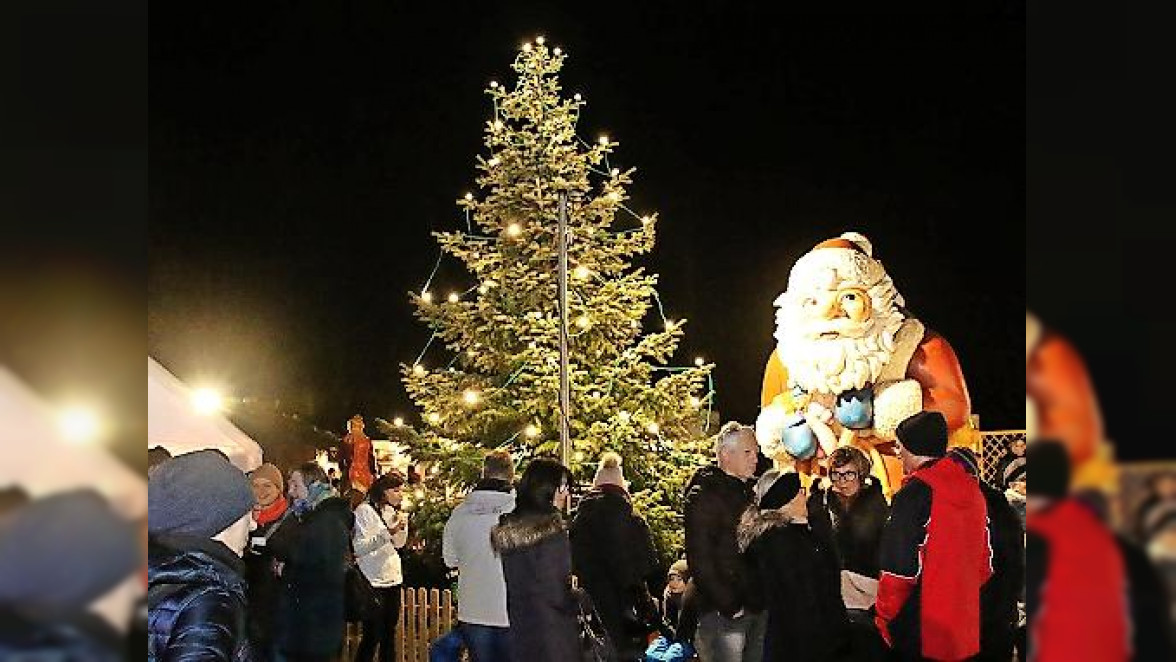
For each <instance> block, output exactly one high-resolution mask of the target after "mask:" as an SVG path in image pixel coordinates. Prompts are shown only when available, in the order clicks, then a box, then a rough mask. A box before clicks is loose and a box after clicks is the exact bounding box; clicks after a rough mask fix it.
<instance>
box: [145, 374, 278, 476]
mask: <svg viewBox="0 0 1176 662" xmlns="http://www.w3.org/2000/svg"><path fill="white" fill-rule="evenodd" d="M191 393H192V389H190V388H189V387H188V386H187V385H186V384H184V383H183V382H181V381H180V380H179V379H177V378H176V377H175V375H173V374H171V373H170V372H168V370H167V369H166V368H164V367H163V366H162V365H160V364H159V363H158V362H157V361H156V360H155V359H153V358H151V357H147V447H148V448H152V447H154V446H163V447H164V448H166V449H168V450H169V451H171V453H172V455H181V454H183V453H190V452H192V451H197V450H202V449H206V448H215V449H218V450H220V451H221V452H223V453H224V454H225V455H227V456H228V457H229V460H231V461H232V462H233V464H235V465H237V467H239V468H240V469H241V470H242V471H246V472H248V471H253V470H254V469H256V468H257V467H259V466H261V462H262V452H261V446H259V445H258V444H257V442H256V441H254V440H253V439H251V438H250V437H249V435H247V434H245V433H244V432H242V431H241V430H240V429H238V428H237V426H235V425H233V424H232V423H230V422H229V420H228V419H227V418H225V417H224V416H221V415H220V414H208V415H203V414H199V413H197V412H196V411H195V410H194V409H193V408H192V397H191Z"/></svg>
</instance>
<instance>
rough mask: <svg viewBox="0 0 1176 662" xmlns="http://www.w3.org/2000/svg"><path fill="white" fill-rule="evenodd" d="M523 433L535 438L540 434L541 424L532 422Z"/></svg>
mask: <svg viewBox="0 0 1176 662" xmlns="http://www.w3.org/2000/svg"><path fill="white" fill-rule="evenodd" d="M523 434H525V435H527V436H528V437H530V438H532V439H534V438H535V437H538V436H539V426H538V425H535V424H534V423H532V424H530V425H528V426H527V429H525V430H523Z"/></svg>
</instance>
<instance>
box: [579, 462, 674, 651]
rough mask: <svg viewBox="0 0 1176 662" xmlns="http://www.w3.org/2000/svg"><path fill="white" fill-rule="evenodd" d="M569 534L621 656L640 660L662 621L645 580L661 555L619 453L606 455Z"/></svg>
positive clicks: (586, 587) (588, 588) (582, 574)
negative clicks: (657, 554) (656, 552)
mask: <svg viewBox="0 0 1176 662" xmlns="http://www.w3.org/2000/svg"><path fill="white" fill-rule="evenodd" d="M568 535H569V537H570V538H571V543H572V572H573V573H574V574H575V575H576V576H577V577H579V579H580V581H581V582H583V586H584V590H586V591H587V592H588V595H590V596H591V597H592V602H593V603H594V604H595V606H596V611H597V612H598V613H599V614H600V620H601V621H602V622H603V623H604V628H605V630H607V631H608V635H609V637H610V638H611V639H612V641H613V644H614V645H615V646H616V648H617V653H618V655H620V658H621V659H622V660H633V659H637V658H638V657H640V656H641V653H642V652H643V651H644V650H645V647H646V644H647V643H648V642H647V641H646V638H647V636H648V635H649V633H650V632H651V631H653V630H654V629H656V626H657V622H656V621H657V620H658V614H657V607H656V605H655V604H654V602H653V597H652V596H651V595H650V594H649V589H648V587H647V586H646V583H645V582H646V578H647V577H648V576H649V574H650V573H651V572H652V571H653V568H654V566H655V565H656V564H657V560H656V558H655V557H654V551H653V539H652V536H651V535H650V533H649V526H648V525H647V524H646V523H645V520H644V519H643V518H642V517H641V516H640V515H637V514H636V513H634V512H633V505H632V503H631V502H630V500H629V492H628V484H627V482H626V481H625V476H624V473H623V471H622V470H621V457H620V456H619V455H617V454H616V453H612V452H609V453H605V454H604V455H603V456H602V457H601V460H600V466H599V468H598V469H597V471H596V477H595V479H594V480H593V488H592V491H591V492H589V493H588V494H586V495H584V498H583V499H582V500H581V501H580V505H579V506H578V507H577V508H576V517H575V519H573V520H572V526H571V529H570V530H569V531H568Z"/></svg>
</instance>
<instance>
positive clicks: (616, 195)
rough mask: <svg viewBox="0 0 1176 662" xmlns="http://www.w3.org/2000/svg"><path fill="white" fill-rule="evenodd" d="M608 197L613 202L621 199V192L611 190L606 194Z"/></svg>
mask: <svg viewBox="0 0 1176 662" xmlns="http://www.w3.org/2000/svg"><path fill="white" fill-rule="evenodd" d="M608 199H609V200H612V201H613V202H617V201H618V200H620V199H621V194H620V193H617V192H616V191H613V192H612V193H609V194H608Z"/></svg>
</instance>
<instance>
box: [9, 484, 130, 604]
mask: <svg viewBox="0 0 1176 662" xmlns="http://www.w3.org/2000/svg"><path fill="white" fill-rule="evenodd" d="M9 514H10V518H9V520H8V521H7V523H6V524H5V526H4V528H3V531H2V532H0V604H5V605H10V606H13V607H16V608H19V609H24V610H29V611H34V612H40V613H46V614H55V613H64V612H69V611H75V610H78V609H82V608H84V607H86V606H87V605H89V604H91V603H92V602H93V601H94V600H97V599H98V598H100V597H102V596H103V595H105V594H106V593H107V592H109V591H110V590H111V589H113V588H114V587H115V586H118V585H119V584H120V583H121V582H123V581H125V580H126V579H127V578H128V577H130V576H131V574H132V573H134V572H135V570H137V569H138V568H139V567H140V564H141V562H142V550H141V549H140V546H139V542H138V534H137V533H136V531H135V526H134V525H133V524H132V523H131V522H128V521H127V520H125V519H123V518H121V517H119V516H118V514H117V513H116V512H115V511H114V509H113V508H111V507H110V504H109V503H108V502H107V501H106V500H105V499H103V498H102V497H101V496H100V495H99V494H98V493H97V492H94V491H92V490H78V491H74V492H65V493H61V494H55V495H52V496H48V497H44V498H42V499H37V500H35V501H31V502H29V503H27V504H25V505H23V506H20V507H19V508H18V509H16V510H13V511H10V513H9Z"/></svg>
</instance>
